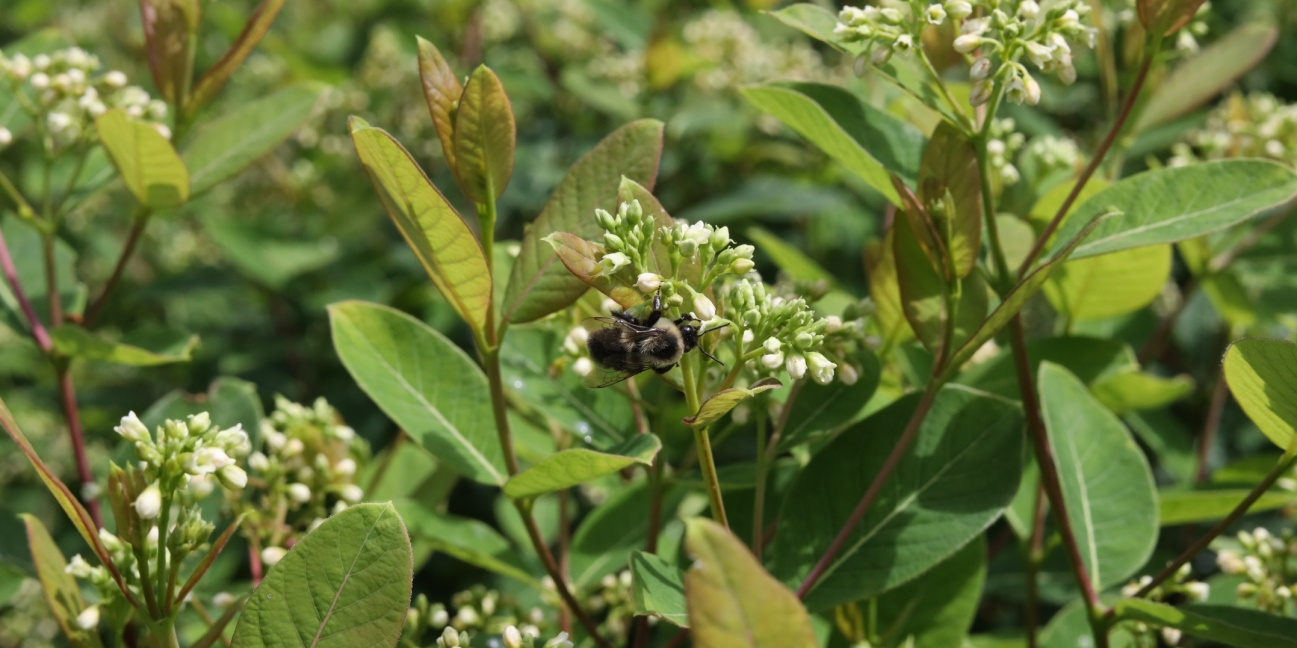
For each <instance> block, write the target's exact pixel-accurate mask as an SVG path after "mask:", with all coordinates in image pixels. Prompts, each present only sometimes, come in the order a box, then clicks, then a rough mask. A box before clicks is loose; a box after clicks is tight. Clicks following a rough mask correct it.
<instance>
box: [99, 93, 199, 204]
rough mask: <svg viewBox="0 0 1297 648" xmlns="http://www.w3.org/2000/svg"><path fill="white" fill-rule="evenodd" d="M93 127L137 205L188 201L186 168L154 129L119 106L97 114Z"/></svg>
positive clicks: (168, 143) (187, 173)
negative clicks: (134, 118)
mask: <svg viewBox="0 0 1297 648" xmlns="http://www.w3.org/2000/svg"><path fill="white" fill-rule="evenodd" d="M95 128H96V129H97V130H98V132H99V141H100V143H102V144H103V146H104V150H105V151H107V152H108V158H109V159H111V160H112V161H113V166H115V167H117V173H118V174H119V175H121V177H122V182H123V183H125V185H126V188H127V189H129V190H130V192H131V194H133V195H134V196H135V199H136V200H137V201H139V203H140V204H141V205H144V206H146V207H150V208H153V209H166V208H168V207H175V206H177V205H181V204H183V203H184V202H185V201H186V200H189V171H188V170H187V169H186V168H185V163H184V162H182V161H181V160H180V156H179V155H176V150H175V149H174V148H171V142H168V141H167V140H166V138H164V137H162V134H161V133H159V132H158V131H157V129H155V128H153V127H152V126H150V125H148V124H145V123H143V122H138V121H135V120H133V119H131V118H130V117H127V116H126V112H125V111H123V110H121V109H120V108H115V109H113V110H110V111H108V112H106V113H104V114H103V115H100V116H99V118H98V119H96V120H95Z"/></svg>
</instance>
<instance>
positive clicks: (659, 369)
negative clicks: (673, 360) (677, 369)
mask: <svg viewBox="0 0 1297 648" xmlns="http://www.w3.org/2000/svg"><path fill="white" fill-rule="evenodd" d="M674 366H675V365H667V366H665V367H653V371H655V372H657V373H659V374H664V373H666V372H668V371H671V367H674Z"/></svg>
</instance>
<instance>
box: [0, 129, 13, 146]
mask: <svg viewBox="0 0 1297 648" xmlns="http://www.w3.org/2000/svg"><path fill="white" fill-rule="evenodd" d="M13 141H14V134H13V133H11V132H9V129H8V128H5V127H4V126H0V146H9V144H10V143H11V142H13Z"/></svg>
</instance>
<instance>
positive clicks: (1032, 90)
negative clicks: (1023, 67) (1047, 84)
mask: <svg viewBox="0 0 1297 648" xmlns="http://www.w3.org/2000/svg"><path fill="white" fill-rule="evenodd" d="M1022 82H1023V86H1024V89H1025V90H1026V97H1027V105H1030V106H1034V105H1036V104H1038V103H1040V84H1039V83H1036V79H1035V78H1033V77H1032V76H1031V75H1030V74H1028V75H1025V76H1024V77H1023V80H1022Z"/></svg>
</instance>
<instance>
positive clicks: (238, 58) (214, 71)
mask: <svg viewBox="0 0 1297 648" xmlns="http://www.w3.org/2000/svg"><path fill="white" fill-rule="evenodd" d="M283 8H284V0H262V2H261V4H259V5H257V7H256V8H255V9H253V10H252V15H250V16H248V22H247V23H245V24H244V25H243V31H241V32H239V36H238V38H235V39H234V42H233V43H231V44H230V49H228V50H225V54H223V55H222V56H221V58H220V60H219V61H217V62H216V63H215V64H214V65H212V67H210V68H208V69H207V71H206V72H204V73H203V76H201V77H199V79H198V83H195V84H194V91H193V94H191V95H190V96H189V101H188V102H186V104H185V110H186V111H187V112H188V113H189V114H190V115H193V114H194V113H196V112H198V111H199V110H200V109H201V108H202V107H203V106H206V105H207V103H208V102H209V101H211V100H212V98H213V97H215V96H216V93H218V92H220V91H221V88H222V87H224V86H225V82H226V81H229V79H230V75H232V74H234V71H235V70H237V69H239V66H240V65H243V61H244V60H245V59H247V58H248V55H249V54H251V53H252V50H254V49H256V48H257V44H258V43H260V42H261V39H262V37H263V36H265V35H266V32H268V31H270V25H271V24H273V23H274V22H275V16H278V15H279V10H280V9H283ZM195 193H196V192H195Z"/></svg>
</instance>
